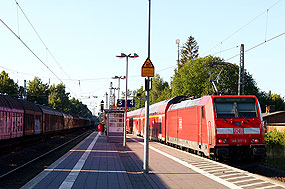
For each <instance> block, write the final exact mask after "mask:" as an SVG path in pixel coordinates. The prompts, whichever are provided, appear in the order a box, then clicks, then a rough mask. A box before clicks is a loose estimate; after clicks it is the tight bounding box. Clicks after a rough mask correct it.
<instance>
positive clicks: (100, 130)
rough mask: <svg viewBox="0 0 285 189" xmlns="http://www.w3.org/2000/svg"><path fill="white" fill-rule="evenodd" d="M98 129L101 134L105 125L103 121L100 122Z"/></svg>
mask: <svg viewBox="0 0 285 189" xmlns="http://www.w3.org/2000/svg"><path fill="white" fill-rule="evenodd" d="M98 131H99V136H100V135H101V133H102V131H103V125H102V124H101V123H99V125H98Z"/></svg>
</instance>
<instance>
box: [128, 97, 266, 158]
mask: <svg viewBox="0 0 285 189" xmlns="http://www.w3.org/2000/svg"><path fill="white" fill-rule="evenodd" d="M144 127H145V109H144V108H140V109H137V110H134V111H130V112H128V113H127V125H126V129H127V131H128V132H129V133H133V134H135V135H140V136H143V135H144ZM149 129H150V130H149V133H150V134H149V137H150V139H151V140H155V141H160V142H163V143H166V144H168V145H171V146H175V147H179V148H184V149H187V150H189V151H190V150H191V151H192V152H194V153H197V154H199V155H202V156H206V157H208V158H211V159H229V158H239V159H240V158H242V159H246V158H253V159H258V160H261V159H264V157H265V156H266V147H265V140H264V135H265V132H264V127H263V121H262V114H261V108H260V104H259V102H258V99H257V98H256V97H255V96H251V95H208V96H203V97H201V98H193V97H192V98H188V97H185V96H177V97H173V98H171V99H168V100H164V101H161V102H158V103H155V104H152V105H150V107H149Z"/></svg>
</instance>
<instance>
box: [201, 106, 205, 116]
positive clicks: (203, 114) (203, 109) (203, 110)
mask: <svg viewBox="0 0 285 189" xmlns="http://www.w3.org/2000/svg"><path fill="white" fill-rule="evenodd" d="M202 119H205V107H204V106H202Z"/></svg>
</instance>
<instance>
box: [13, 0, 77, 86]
mask: <svg viewBox="0 0 285 189" xmlns="http://www.w3.org/2000/svg"><path fill="white" fill-rule="evenodd" d="M15 3H16V5H17V7H19V9H20V10H21V12H22V13H23V15H24V17H25V18H26V20H27V21H28V22H29V24H30V26H31V27H32V29H33V30H34V32H35V33H36V35H37V36H38V38H39V40H40V41H41V42H42V44H43V45H44V47H45V49H46V50H47V52H48V53H49V54H50V55H51V57H52V58H53V60H54V61H55V62H56V64H57V65H58V67H59V68H60V69H61V71H62V72H63V73H64V74H65V75H66V76H67V77H68V78H69V79H71V77H70V76H69V75H68V74H67V73H66V72H65V71H64V70H63V68H62V67H61V65H60V64H59V62H58V61H57V59H56V58H55V56H54V55H53V53H52V52H51V51H50V50H49V48H48V47H47V45H46V44H45V42H44V41H43V39H42V38H41V36H40V35H39V33H38V32H37V30H36V29H35V27H34V25H33V24H32V22H31V21H30V19H29V18H28V16H27V15H26V13H25V12H24V10H23V9H22V7H21V6H20V4H19V3H18V2H17V0H15ZM17 11H18V9H17ZM75 85H77V84H76V83H75Z"/></svg>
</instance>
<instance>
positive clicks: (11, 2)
mask: <svg viewBox="0 0 285 189" xmlns="http://www.w3.org/2000/svg"><path fill="white" fill-rule="evenodd" d="M16 2H18V5H19V6H17V4H16ZM148 3H149V1H148V0H121V1H118V0H106V1H102V0H100V1H99V0H81V1H75V0H60V1H58V0H29V1H24V0H17V1H15V0H1V1H0V19H1V20H2V22H0V69H1V70H5V71H6V72H7V73H8V74H9V76H10V77H11V78H12V79H14V81H15V82H17V83H18V85H20V86H23V85H24V80H27V81H31V80H33V79H34V77H35V76H37V77H39V78H41V79H42V81H43V82H44V83H50V84H55V85H57V84H59V83H61V82H63V83H64V84H65V86H66V91H67V92H70V97H75V98H77V99H79V100H81V101H82V102H83V103H84V104H86V105H87V106H88V107H89V109H90V110H91V111H92V112H93V113H97V112H98V111H99V108H100V102H101V100H104V101H106V96H105V93H106V92H107V93H108V94H109V93H110V89H109V88H110V82H112V83H113V87H116V88H117V87H118V79H112V77H114V76H125V75H126V59H124V58H117V57H116V55H118V54H120V53H125V54H129V53H137V54H138V55H139V57H138V58H136V59H129V62H128V76H129V77H128V89H130V90H136V89H138V88H140V87H141V86H143V85H144V78H143V77H141V67H142V65H143V63H144V61H145V60H146V58H147V53H148ZM23 12H24V14H23ZM26 17H27V18H28V20H27V19H26ZM284 20H285V0H271V1H268V0H250V1H249V0H239V1H233V0H217V1H212V0H201V1H193V0H177V1H171V0H152V1H151V30H150V31H151V32H150V38H151V40H150V59H151V61H152V63H153V65H154V67H155V73H156V74H159V75H160V76H161V77H162V78H163V80H164V81H168V82H170V81H171V77H172V76H173V75H174V69H175V68H176V65H177V55H178V52H177V50H178V46H177V44H176V39H180V44H179V45H180V47H182V46H183V44H184V43H185V42H186V40H187V38H188V37H189V36H190V35H192V36H193V37H194V38H195V40H196V41H197V43H198V46H199V55H200V57H205V56H208V55H213V56H219V57H221V58H223V59H224V60H225V61H226V62H231V63H233V64H239V51H240V45H241V44H244V46H245V51H246V52H245V69H246V70H247V71H248V72H249V73H250V74H251V75H252V76H253V78H254V79H255V81H256V83H257V86H258V87H259V88H260V89H261V90H262V91H265V92H268V91H269V90H271V91H272V93H276V94H280V95H281V96H282V97H284V96H285V85H284V81H285V79H284V70H285V55H284V54H285V47H284V44H285V34H284V32H285V22H284ZM3 22H4V23H5V24H6V25H7V26H8V27H9V28H10V29H11V30H12V31H13V32H14V34H13V33H12V32H11V30H9V29H8V28H7V27H6V26H5V25H4V23H3ZM30 23H31V24H32V26H31V24H30ZM33 28H34V29H35V30H36V32H35V31H34V30H33ZM15 35H16V36H15ZM39 36H40V37H39ZM19 38H20V39H21V40H22V41H23V42H24V43H25V44H26V45H27V46H28V47H29V48H30V49H31V50H32V51H33V53H34V54H33V53H31V51H30V50H29V49H28V48H27V47H26V46H25V45H23V44H22V42H21V41H20V40H19ZM259 44H260V45H259ZM257 45H259V46H257ZM255 46H257V47H256V48H253V49H251V48H252V47H255ZM35 55H36V56H35ZM236 55H237V56H236ZM232 57H233V58H232ZM120 88H121V92H124V91H125V88H126V85H125V80H121V82H120ZM117 94H118V93H117V91H116V96H117ZM96 97H97V98H96Z"/></svg>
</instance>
